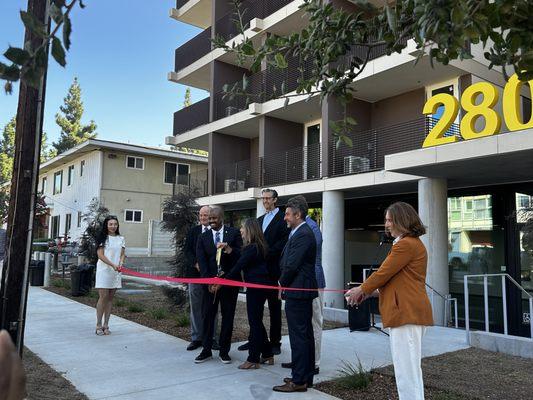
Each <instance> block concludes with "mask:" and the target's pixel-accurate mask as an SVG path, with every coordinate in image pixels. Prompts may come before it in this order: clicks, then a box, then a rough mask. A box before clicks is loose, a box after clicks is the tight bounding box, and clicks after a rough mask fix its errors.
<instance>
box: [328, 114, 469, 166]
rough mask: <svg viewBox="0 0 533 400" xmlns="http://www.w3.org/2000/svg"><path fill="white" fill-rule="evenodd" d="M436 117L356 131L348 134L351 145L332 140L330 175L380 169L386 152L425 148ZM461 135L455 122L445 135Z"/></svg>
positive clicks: (383, 164)
mask: <svg viewBox="0 0 533 400" xmlns="http://www.w3.org/2000/svg"><path fill="white" fill-rule="evenodd" d="M437 121H438V120H437V119H434V118H431V117H421V118H417V119H415V120H412V121H407V122H401V123H398V124H395V125H391V126H386V127H382V128H374V129H369V130H365V131H360V132H354V133H351V134H349V135H348V136H349V137H350V139H351V140H352V143H353V145H352V147H348V146H346V145H344V144H343V145H341V146H340V147H339V148H337V146H336V143H335V140H334V139H331V142H330V154H331V158H330V165H329V170H330V175H331V176H339V175H349V174H360V173H363V172H370V171H377V170H381V169H383V168H384V166H385V156H386V155H389V154H395V153H401V152H403V151H409V150H416V149H420V148H422V144H423V143H424V139H425V138H426V136H427V134H428V133H429V131H430V129H431V128H433V127H434V126H435V124H436V123H437ZM450 135H455V136H458V137H459V136H460V135H459V126H458V125H455V124H453V125H452V126H451V127H450V129H449V130H448V132H447V133H446V135H445V136H450Z"/></svg>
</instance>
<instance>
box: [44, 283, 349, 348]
mask: <svg viewBox="0 0 533 400" xmlns="http://www.w3.org/2000/svg"><path fill="white" fill-rule="evenodd" d="M69 288H70V282H69V280H68V279H67V280H65V284H63V283H62V280H61V279H57V278H56V279H53V280H52V285H51V286H50V287H48V288H45V289H47V290H49V291H51V292H54V293H56V294H59V295H61V296H64V297H68V298H69V299H72V300H75V301H77V302H79V303H83V304H86V305H89V306H91V307H96V302H97V301H98V293H97V292H96V290H94V289H93V290H92V291H91V293H90V295H89V296H79V297H73V296H72V295H71V294H70V289H69ZM123 288H125V289H128V288H130V289H131V288H137V286H135V284H132V283H130V282H128V281H123ZM132 304H136V305H138V306H140V307H142V310H143V311H137V312H132V311H130V310H131V305H132ZM112 314H113V315H117V316H119V317H122V318H125V319H127V320H129V321H133V322H136V323H138V324H141V325H144V326H147V327H149V328H152V329H155V330H157V331H160V332H164V333H167V334H169V335H172V336H176V337H179V338H180V339H184V340H188V341H190V340H191V336H190V328H189V323H188V321H187V319H188V316H189V310H188V305H187V304H184V305H181V306H177V305H174V304H172V303H171V302H170V301H169V299H168V297H167V296H165V295H164V294H163V290H162V288H161V287H157V286H152V287H150V292H147V293H140V294H121V293H120V292H117V294H116V295H115V300H114V305H113V310H112ZM154 314H156V315H157V314H159V317H161V316H162V315H163V316H164V317H162V318H159V319H158V318H155V317H154ZM185 322H187V323H186V324H185ZM220 322H221V321H220V318H219V324H220ZM263 322H264V324H265V328H266V330H267V332H268V331H269V327H270V319H269V312H268V308H265V315H264V318H263ZM112 324H113V317H111V320H110V323H109V325H110V326H111V325H112ZM343 326H346V325H343V324H339V323H333V322H328V321H325V322H324V330H327V329H335V328H340V327H343ZM248 331H249V325H248V315H247V312H246V303H245V302H242V301H238V302H237V309H236V311H235V321H234V323H233V335H232V342H234V343H235V342H242V341H246V340H247V339H248V333H249V332H248ZM281 334H282V335H288V331H287V321H286V319H285V316H284V315H283V317H282V327H281Z"/></svg>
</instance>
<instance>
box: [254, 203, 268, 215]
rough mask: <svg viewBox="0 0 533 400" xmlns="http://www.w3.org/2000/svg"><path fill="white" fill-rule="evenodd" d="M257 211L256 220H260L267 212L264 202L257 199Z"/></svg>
mask: <svg viewBox="0 0 533 400" xmlns="http://www.w3.org/2000/svg"><path fill="white" fill-rule="evenodd" d="M256 210H257V211H256V214H255V217H256V218H259V217H260V216H261V215H263V214H264V213H265V212H266V210H265V207H264V206H263V200H261V199H257V209H256Z"/></svg>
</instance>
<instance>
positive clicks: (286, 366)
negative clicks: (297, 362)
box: [281, 362, 292, 369]
mask: <svg viewBox="0 0 533 400" xmlns="http://www.w3.org/2000/svg"><path fill="white" fill-rule="evenodd" d="M281 368H289V369H292V362H288V363H281Z"/></svg>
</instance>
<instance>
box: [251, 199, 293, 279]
mask: <svg viewBox="0 0 533 400" xmlns="http://www.w3.org/2000/svg"><path fill="white" fill-rule="evenodd" d="M264 219H265V216H264V215H261V216H260V217H259V218H257V220H258V221H259V225H261V226H263V220H264ZM289 232H290V229H289V228H287V223H286V222H285V221H284V220H283V212H281V209H280V210H278V212H277V214H276V215H275V216H274V218H273V219H272V221H270V224H268V226H267V228H266V230H265V232H264V235H265V239H266V242H267V244H268V255H267V258H266V261H267V267H268V270H269V272H270V276H271V278H272V279H273V280H274V281H277V280H278V279H279V277H280V275H281V271H280V267H279V260H280V258H281V252H282V251H283V248H284V247H285V245H286V244H287V239H288V238H289Z"/></svg>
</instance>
